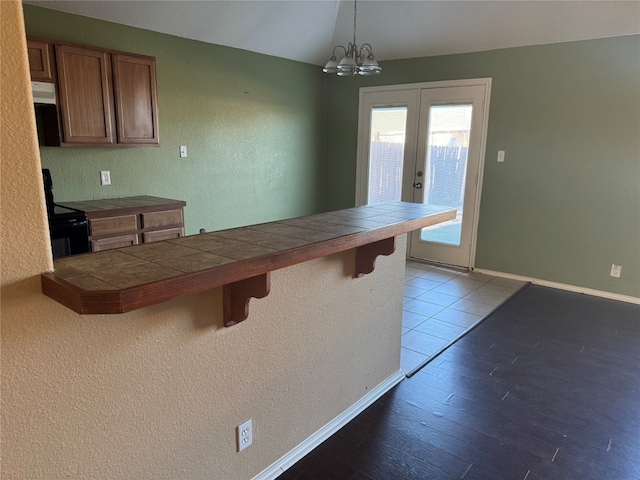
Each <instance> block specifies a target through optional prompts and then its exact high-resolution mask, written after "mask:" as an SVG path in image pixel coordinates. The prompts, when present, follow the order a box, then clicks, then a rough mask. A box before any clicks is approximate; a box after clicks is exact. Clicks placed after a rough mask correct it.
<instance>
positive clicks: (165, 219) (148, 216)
mask: <svg viewBox="0 0 640 480" xmlns="http://www.w3.org/2000/svg"><path fill="white" fill-rule="evenodd" d="M141 217H142V228H144V229H145V230H148V229H153V228H163V227H172V226H177V225H182V223H183V221H182V210H166V211H164V212H152V213H143V214H142V215H141Z"/></svg>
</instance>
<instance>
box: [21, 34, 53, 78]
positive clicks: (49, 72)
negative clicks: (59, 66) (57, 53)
mask: <svg viewBox="0 0 640 480" xmlns="http://www.w3.org/2000/svg"><path fill="white" fill-rule="evenodd" d="M27 50H28V54H29V71H30V72H31V80H35V81H38V82H53V68H52V66H51V57H52V55H51V45H50V44H48V43H46V42H40V41H38V40H27Z"/></svg>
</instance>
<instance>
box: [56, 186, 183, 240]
mask: <svg viewBox="0 0 640 480" xmlns="http://www.w3.org/2000/svg"><path fill="white" fill-rule="evenodd" d="M62 205H63V206H66V207H70V208H75V209H77V210H82V211H84V212H85V214H86V215H87V220H89V243H90V244H91V251H92V252H101V251H103V250H111V249H113V248H122V247H130V246H132V245H138V244H141V243H151V242H159V241H162V240H170V239H174V238H179V237H183V236H184V206H185V205H186V202H184V201H183V200H172V199H169V198H161V197H150V196H139V197H125V198H116V199H104V200H87V201H80V202H65V203H63V204H62Z"/></svg>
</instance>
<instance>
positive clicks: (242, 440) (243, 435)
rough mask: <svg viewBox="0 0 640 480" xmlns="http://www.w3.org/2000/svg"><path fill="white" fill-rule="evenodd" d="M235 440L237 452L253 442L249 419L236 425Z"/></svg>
mask: <svg viewBox="0 0 640 480" xmlns="http://www.w3.org/2000/svg"><path fill="white" fill-rule="evenodd" d="M236 442H237V447H238V451H239V452H241V451H242V450H244V449H245V448H247V447H248V446H249V445H251V443H253V426H252V424H251V419H249V420H247V421H246V422H244V423H243V424H241V425H238V426H237V427H236Z"/></svg>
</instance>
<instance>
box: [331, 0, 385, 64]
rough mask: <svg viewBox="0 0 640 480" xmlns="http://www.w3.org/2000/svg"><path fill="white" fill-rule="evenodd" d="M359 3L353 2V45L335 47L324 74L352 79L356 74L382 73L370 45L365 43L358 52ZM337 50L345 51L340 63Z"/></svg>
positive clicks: (356, 0)
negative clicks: (357, 24)
mask: <svg viewBox="0 0 640 480" xmlns="http://www.w3.org/2000/svg"><path fill="white" fill-rule="evenodd" d="M357 3H358V0H355V1H354V2H353V43H351V42H349V44H348V45H347V47H346V48H345V47H344V46H342V45H336V46H335V47H333V53H332V55H331V58H330V59H329V61H328V62H327V64H326V65H325V66H324V68H323V69H322V71H323V72H324V73H337V74H338V75H339V76H340V77H352V76H354V75H355V74H356V73H357V74H359V75H378V74H379V73H380V72H382V67H380V65H378V62H376V59H375V57H374V56H373V48H372V47H371V45H370V44H368V43H363V44H362V47H360V49H359V50H358V45H357V44H356V18H357V13H358V8H357ZM336 49H342V50H344V54H343V55H342V56H341V57H340V62H338V59H337V58H336Z"/></svg>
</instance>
